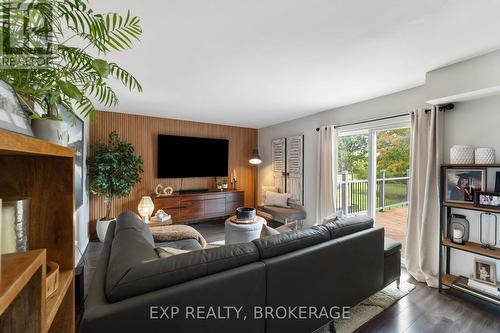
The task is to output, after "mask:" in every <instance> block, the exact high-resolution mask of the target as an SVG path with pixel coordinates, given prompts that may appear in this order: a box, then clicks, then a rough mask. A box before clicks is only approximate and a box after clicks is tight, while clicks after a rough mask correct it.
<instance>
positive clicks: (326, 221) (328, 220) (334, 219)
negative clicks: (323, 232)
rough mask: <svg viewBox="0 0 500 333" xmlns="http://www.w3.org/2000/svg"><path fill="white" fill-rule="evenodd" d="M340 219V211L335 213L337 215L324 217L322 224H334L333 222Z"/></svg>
mask: <svg viewBox="0 0 500 333" xmlns="http://www.w3.org/2000/svg"><path fill="white" fill-rule="evenodd" d="M341 217H342V211H340V212H337V213H332V214H330V215H328V216H326V217H325V218H324V219H323V223H322V224H327V223H330V222H335V221H337V220H338V219H339V218H341Z"/></svg>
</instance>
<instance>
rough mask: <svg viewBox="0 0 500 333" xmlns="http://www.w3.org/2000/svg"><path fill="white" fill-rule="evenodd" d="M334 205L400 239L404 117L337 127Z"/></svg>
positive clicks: (404, 213) (406, 143)
mask: <svg viewBox="0 0 500 333" xmlns="http://www.w3.org/2000/svg"><path fill="white" fill-rule="evenodd" d="M337 131H338V137H337V139H336V141H337V142H336V150H337V155H336V156H337V198H336V200H337V201H336V204H337V209H339V210H342V211H343V213H344V214H345V215H346V216H353V215H368V216H370V217H372V218H374V220H375V224H376V225H377V226H381V227H384V228H385V234H386V236H387V237H389V238H392V239H395V240H397V241H400V242H402V243H403V246H404V242H405V236H406V223H407V219H408V185H409V168H410V128H409V119H407V118H404V119H399V118H397V119H396V121H394V120H392V121H385V122H383V123H382V122H373V123H365V124H363V125H362V127H358V128H356V127H355V126H350V127H346V128H338V130H337Z"/></svg>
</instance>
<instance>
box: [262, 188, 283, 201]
mask: <svg viewBox="0 0 500 333" xmlns="http://www.w3.org/2000/svg"><path fill="white" fill-rule="evenodd" d="M261 189H262V192H261V206H264V205H265V202H266V192H267V191H271V192H279V190H278V187H277V186H274V185H273V186H265V185H264V186H262V187H261Z"/></svg>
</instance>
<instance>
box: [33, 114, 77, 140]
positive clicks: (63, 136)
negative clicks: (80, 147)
mask: <svg viewBox="0 0 500 333" xmlns="http://www.w3.org/2000/svg"><path fill="white" fill-rule="evenodd" d="M31 128H32V129H33V133H34V134H35V136H36V137H37V138H39V139H42V140H45V141H48V142H51V143H55V144H56V145H60V146H64V147H67V146H68V142H69V132H68V124H66V123H65V122H64V121H62V120H54V119H46V118H35V119H33V120H31Z"/></svg>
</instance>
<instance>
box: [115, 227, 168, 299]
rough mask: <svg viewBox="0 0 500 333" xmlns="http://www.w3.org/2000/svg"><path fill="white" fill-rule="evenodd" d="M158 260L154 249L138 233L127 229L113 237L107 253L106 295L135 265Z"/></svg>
mask: <svg viewBox="0 0 500 333" xmlns="http://www.w3.org/2000/svg"><path fill="white" fill-rule="evenodd" d="M156 259H158V254H157V253H156V251H155V248H154V247H153V246H151V244H150V243H149V242H148V241H147V240H146V239H145V238H144V237H143V235H142V234H141V232H140V231H138V230H136V229H133V228H129V229H124V230H122V231H120V232H119V233H118V234H116V235H115V238H114V239H113V242H112V244H111V250H110V253H109V262H108V269H107V272H106V293H108V292H109V291H111V290H113V288H114V287H115V286H116V285H117V284H118V283H119V282H120V281H121V280H122V279H123V278H124V277H125V276H126V275H127V274H128V273H129V272H130V270H131V268H132V267H134V266H135V265H137V264H140V263H142V262H145V261H148V260H156Z"/></svg>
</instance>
